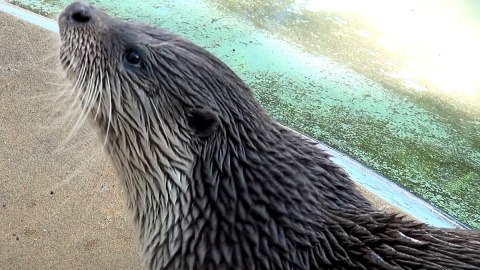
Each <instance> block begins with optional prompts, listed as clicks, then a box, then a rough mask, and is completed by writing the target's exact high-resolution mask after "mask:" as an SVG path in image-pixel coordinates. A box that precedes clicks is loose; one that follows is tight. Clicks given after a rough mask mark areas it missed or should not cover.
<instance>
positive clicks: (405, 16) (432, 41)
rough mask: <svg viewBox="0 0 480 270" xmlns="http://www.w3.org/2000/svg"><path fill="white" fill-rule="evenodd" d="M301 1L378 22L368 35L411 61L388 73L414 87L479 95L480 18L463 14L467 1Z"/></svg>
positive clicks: (307, 5)
mask: <svg viewBox="0 0 480 270" xmlns="http://www.w3.org/2000/svg"><path fill="white" fill-rule="evenodd" d="M462 3H463V5H462ZM473 3H474V2H473ZM479 3H480V1H479ZM470 4H471V3H470ZM296 5H297V6H299V7H303V8H306V9H309V10H311V11H329V12H348V13H350V14H351V13H354V14H356V15H359V16H361V17H363V19H364V20H365V21H366V22H367V23H369V24H370V25H372V26H373V29H372V30H371V31H373V32H374V33H373V34H372V33H367V34H368V36H369V37H370V38H372V39H376V42H377V44H378V45H379V46H380V47H382V48H384V49H386V50H388V51H389V52H390V53H392V54H397V57H400V58H403V60H404V61H406V62H407V63H408V69H409V70H408V71H402V72H398V73H397V74H387V75H390V76H396V77H401V78H403V79H404V81H405V84H410V86H411V87H412V88H414V89H416V90H425V88H426V87H429V85H432V86H433V87H429V90H433V89H432V88H434V89H435V90H437V91H443V92H445V93H446V94H451V95H455V96H459V97H460V98H467V99H468V98H471V97H473V96H476V97H480V76H479V74H478V70H480V49H479V48H480V23H479V22H478V21H473V20H472V19H471V18H469V17H468V16H464V15H465V14H464V13H465V12H464V11H465V9H467V8H471V7H467V6H466V3H465V1H457V2H456V4H452V1H444V0H437V1H433V0H423V1H419V0H405V1H385V0H363V1H358V0H297V1H296ZM479 12H480V10H479ZM363 33H365V31H363ZM414 82H416V83H414ZM470 101H471V100H470ZM475 103H478V104H480V101H478V100H477V101H476V102H475Z"/></svg>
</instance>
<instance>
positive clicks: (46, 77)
mask: <svg viewBox="0 0 480 270" xmlns="http://www.w3.org/2000/svg"><path fill="white" fill-rule="evenodd" d="M55 44H56V37H55V34H54V33H52V32H49V31H47V30H44V29H42V28H39V27H37V26H35V25H32V24H30V23H27V22H24V21H21V20H19V19H16V18H15V17H12V16H10V15H8V14H5V13H2V12H0V104H1V105H0V269H2V270H6V269H141V261H140V257H139V254H138V252H137V247H136V243H135V241H134V239H133V236H134V235H133V230H132V228H131V224H130V221H129V219H128V216H127V215H126V212H125V208H124V205H123V195H122V191H121V188H120V186H119V185H118V182H117V180H116V178H115V174H114V173H113V170H112V167H111V166H110V164H109V163H108V161H107V159H106V158H105V155H104V153H103V152H102V149H101V146H100V144H98V143H97V140H96V137H95V135H93V132H85V131H86V130H85V131H84V132H81V133H82V134H80V135H78V136H75V137H74V138H72V139H71V140H70V141H68V143H64V142H65V138H66V135H67V134H68V131H69V130H68V126H61V125H58V123H59V121H56V120H54V114H53V112H54V109H53V107H54V106H55V104H54V103H53V102H51V101H50V99H49V98H48V97H46V96H47V95H48V94H49V93H53V92H54V91H56V89H57V88H58V87H57V86H56V85H55V82H56V81H58V80H57V79H56V78H57V77H58V76H57V75H55V71H56V65H55V61H53V60H52V59H50V60H49V56H50V55H52V54H54V53H55ZM57 118H58V117H57Z"/></svg>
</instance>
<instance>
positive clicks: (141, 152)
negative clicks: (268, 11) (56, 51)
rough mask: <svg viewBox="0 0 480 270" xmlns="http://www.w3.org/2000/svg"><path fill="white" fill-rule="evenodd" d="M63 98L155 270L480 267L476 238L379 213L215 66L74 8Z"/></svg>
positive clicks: (160, 37)
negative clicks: (91, 129)
mask: <svg viewBox="0 0 480 270" xmlns="http://www.w3.org/2000/svg"><path fill="white" fill-rule="evenodd" d="M58 23H59V30H60V64H61V67H62V69H63V70H64V74H65V75H66V78H67V80H68V81H70V82H71V88H70V90H69V91H67V92H66V96H73V97H74V98H72V99H71V102H73V103H72V108H74V110H75V111H77V112H78V113H79V115H80V118H82V119H83V118H84V116H88V119H89V122H90V123H93V125H94V126H95V127H97V128H98V130H99V133H100V135H101V138H102V140H103V141H104V147H105V151H106V153H107V154H108V156H109V157H110V159H111V161H112V163H113V165H114V167H115V169H116V171H117V173H118V176H119V178H120V182H121V183H122V187H123V189H124V191H125V194H126V195H125V197H126V199H125V200H126V207H127V209H128V212H129V213H130V214H131V217H132V221H133V224H134V227H135V230H136V233H137V235H138V241H139V246H140V249H141V254H142V257H143V258H144V263H145V267H146V268H148V269H480V233H479V232H478V231H472V230H463V229H443V228H435V227H431V226H429V225H426V224H424V223H420V222H418V221H412V220H407V219H405V218H404V217H402V216H400V215H397V214H391V213H385V212H383V211H380V210H379V209H376V208H375V207H373V206H372V205H371V204H370V203H369V201H368V200H367V199H366V198H365V197H364V196H363V195H362V194H361V193H360V192H359V191H358V190H357V189H356V188H355V185H354V183H353V181H352V180H351V179H350V177H349V175H348V174H347V173H346V172H345V171H344V170H343V169H342V168H341V167H340V166H338V165H336V164H334V163H333V162H332V160H331V157H330V156H329V155H327V154H326V153H325V152H323V151H321V150H320V149H319V148H317V147H315V145H314V142H312V141H311V140H308V139H306V138H305V137H303V136H301V135H300V134H298V133H296V132H294V131H292V130H290V129H288V128H286V127H284V126H282V125H281V124H279V123H278V122H276V121H275V120H274V119H273V118H272V117H271V116H269V114H268V113H267V112H266V111H265V110H264V109H263V108H262V107H261V106H260V104H259V103H258V102H257V101H256V100H255V99H254V97H253V95H252V92H251V90H250V89H249V87H248V86H247V85H246V84H245V83H244V82H243V81H242V79H241V78H239V77H238V76H237V75H236V74H235V72H234V71H232V70H231V69H230V68H229V67H228V66H227V65H226V64H225V63H223V62H222V61H221V60H220V59H219V58H217V57H216V56H214V55H213V54H211V53H210V52H208V51H207V50H205V49H203V48H201V47H200V46H198V45H196V44H194V43H193V42H191V41H189V40H187V39H185V38H183V37H181V36H178V35H175V34H174V33H171V32H169V31H167V30H164V29H161V28H157V27H154V26H150V25H146V24H144V23H141V22H127V21H123V20H120V19H117V18H114V17H112V16H109V15H108V14H106V13H105V12H104V11H102V10H101V9H97V8H95V7H93V6H91V5H89V4H86V3H82V2H75V3H72V4H70V5H69V6H68V7H66V8H65V9H64V10H63V12H62V13H61V15H60V16H59V19H58Z"/></svg>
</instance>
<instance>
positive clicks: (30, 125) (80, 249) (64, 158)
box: [0, 12, 392, 270]
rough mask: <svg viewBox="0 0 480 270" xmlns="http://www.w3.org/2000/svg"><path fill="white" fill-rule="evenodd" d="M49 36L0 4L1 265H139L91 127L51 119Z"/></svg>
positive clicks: (52, 48) (112, 178)
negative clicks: (74, 132)
mask: <svg viewBox="0 0 480 270" xmlns="http://www.w3.org/2000/svg"><path fill="white" fill-rule="evenodd" d="M55 44H56V36H55V34H54V33H52V32H49V31H47V30H44V29H42V28H39V27H37V26H35V25H32V24H29V23H26V22H24V21H21V20H19V19H16V18H14V17H12V16H10V15H7V14H5V13H2V12H0V104H1V105H0V269H2V270H6V269H141V261H140V257H139V254H138V252H137V247H136V242H135V240H134V238H133V230H132V227H131V224H130V222H129V219H128V216H127V214H126V212H125V209H124V205H123V197H122V196H123V195H122V190H121V188H120V186H119V184H118V182H117V180H116V179H115V173H114V172H113V169H112V167H111V166H110V164H109V163H108V161H107V159H106V157H105V155H104V153H103V152H102V149H101V147H100V144H99V143H98V142H97V139H96V138H95V136H94V135H93V132H88V130H87V128H85V130H83V131H82V132H81V133H80V134H79V135H78V136H75V137H74V138H73V139H71V140H69V141H68V142H67V143H64V142H65V138H66V136H67V133H68V131H69V126H67V125H60V124H58V123H57V122H56V121H54V119H55V117H54V113H53V112H54V107H55V104H54V103H52V102H51V100H50V99H49V98H47V97H46V96H48V95H49V94H51V93H54V91H55V90H56V89H57V86H55V82H56V78H57V76H56V75H55V71H56V65H55V62H54V61H53V60H52V59H51V58H49V56H50V55H52V54H54V53H55ZM56 123H57V124H56ZM364 192H365V193H366V195H367V196H368V197H369V198H371V199H372V201H373V202H374V203H375V204H376V205H378V206H380V207H382V206H383V207H385V206H386V205H385V203H384V202H383V201H382V200H381V199H379V198H378V197H375V196H372V195H371V194H369V193H368V192H366V191H365V190H364ZM386 207H387V208H390V209H392V207H391V206H386Z"/></svg>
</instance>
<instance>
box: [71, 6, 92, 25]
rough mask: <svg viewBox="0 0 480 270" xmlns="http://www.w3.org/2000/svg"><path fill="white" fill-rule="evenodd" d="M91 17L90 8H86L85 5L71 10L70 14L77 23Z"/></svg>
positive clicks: (84, 21)
mask: <svg viewBox="0 0 480 270" xmlns="http://www.w3.org/2000/svg"><path fill="white" fill-rule="evenodd" d="M91 18H92V15H91V13H90V9H87V8H85V7H82V8H79V9H77V10H75V11H73V12H72V15H71V19H72V20H73V21H76V22H79V23H86V22H88V21H90V19H91Z"/></svg>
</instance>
